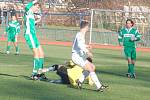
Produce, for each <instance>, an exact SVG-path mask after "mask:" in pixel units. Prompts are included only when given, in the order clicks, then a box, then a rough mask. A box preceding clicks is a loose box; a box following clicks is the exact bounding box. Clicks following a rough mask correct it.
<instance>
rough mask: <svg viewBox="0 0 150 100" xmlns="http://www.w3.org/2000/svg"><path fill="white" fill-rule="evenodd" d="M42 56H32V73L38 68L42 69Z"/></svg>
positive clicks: (35, 72)
mask: <svg viewBox="0 0 150 100" xmlns="http://www.w3.org/2000/svg"><path fill="white" fill-rule="evenodd" d="M43 64H44V58H34V62H33V66H34V68H33V75H35V74H37V72H38V70H40V69H43Z"/></svg>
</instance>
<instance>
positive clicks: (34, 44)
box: [24, 34, 40, 49]
mask: <svg viewBox="0 0 150 100" xmlns="http://www.w3.org/2000/svg"><path fill="white" fill-rule="evenodd" d="M24 37H25V40H26V43H27V44H28V46H29V48H30V49H33V48H38V47H39V46H40V43H39V41H38V39H37V37H36V35H35V34H25V35H24Z"/></svg>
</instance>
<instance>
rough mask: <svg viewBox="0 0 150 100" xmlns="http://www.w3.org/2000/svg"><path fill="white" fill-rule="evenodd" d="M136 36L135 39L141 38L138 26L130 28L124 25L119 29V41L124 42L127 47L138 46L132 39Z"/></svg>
mask: <svg viewBox="0 0 150 100" xmlns="http://www.w3.org/2000/svg"><path fill="white" fill-rule="evenodd" d="M133 37H134V38H136V40H135V41H139V40H140V39H141V34H140V33H139V32H138V30H137V28H135V27H131V28H130V29H128V28H126V27H123V28H121V30H120V31H119V35H118V41H119V43H121V42H123V46H125V47H136V44H135V41H132V39H131V38H133Z"/></svg>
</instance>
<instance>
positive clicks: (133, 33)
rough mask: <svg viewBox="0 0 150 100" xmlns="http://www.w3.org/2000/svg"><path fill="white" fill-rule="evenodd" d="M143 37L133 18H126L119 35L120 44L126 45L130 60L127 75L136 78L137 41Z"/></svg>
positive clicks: (125, 49)
mask: <svg viewBox="0 0 150 100" xmlns="http://www.w3.org/2000/svg"><path fill="white" fill-rule="evenodd" d="M140 39H141V34H140V33H139V32H138V30H137V28H135V27H134V22H133V21H132V20H131V19H127V20H126V26H125V27H123V28H121V29H120V31H119V35H118V41H119V44H120V45H123V46H124V53H125V55H126V57H127V60H128V73H127V77H129V78H136V75H135V70H134V67H135V60H136V41H139V40H140Z"/></svg>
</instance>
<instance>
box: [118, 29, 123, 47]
mask: <svg viewBox="0 0 150 100" xmlns="http://www.w3.org/2000/svg"><path fill="white" fill-rule="evenodd" d="M122 40H123V34H122V30H120V31H119V34H118V42H119V45H120V46H122V45H123V41H122Z"/></svg>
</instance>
